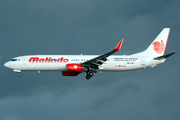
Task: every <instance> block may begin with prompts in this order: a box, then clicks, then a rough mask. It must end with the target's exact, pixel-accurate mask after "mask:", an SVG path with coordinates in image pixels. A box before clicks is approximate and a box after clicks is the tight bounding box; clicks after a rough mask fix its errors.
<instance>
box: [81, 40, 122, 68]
mask: <svg viewBox="0 0 180 120" xmlns="http://www.w3.org/2000/svg"><path fill="white" fill-rule="evenodd" d="M123 40H124V39H121V40H120V42H119V43H118V45H117V46H116V48H115V49H113V50H111V51H110V52H108V53H105V54H103V55H100V56H98V57H95V58H93V59H90V60H88V61H86V62H84V63H82V66H83V67H86V68H95V69H98V66H100V65H102V64H103V63H104V62H106V61H107V57H109V56H110V55H112V54H114V53H115V52H117V51H118V50H119V49H120V48H121V45H122V43H123Z"/></svg>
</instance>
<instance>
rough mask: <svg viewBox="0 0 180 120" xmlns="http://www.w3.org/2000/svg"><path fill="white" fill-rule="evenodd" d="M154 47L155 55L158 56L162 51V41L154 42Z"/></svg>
mask: <svg viewBox="0 0 180 120" xmlns="http://www.w3.org/2000/svg"><path fill="white" fill-rule="evenodd" d="M153 45H154V48H153V49H154V51H155V52H156V53H157V54H160V53H162V52H163V51H164V43H163V40H161V43H160V42H159V41H155V42H154V43H153Z"/></svg>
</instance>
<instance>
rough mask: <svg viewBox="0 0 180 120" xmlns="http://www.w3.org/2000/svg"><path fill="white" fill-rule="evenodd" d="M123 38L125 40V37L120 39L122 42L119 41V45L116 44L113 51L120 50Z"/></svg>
mask: <svg viewBox="0 0 180 120" xmlns="http://www.w3.org/2000/svg"><path fill="white" fill-rule="evenodd" d="M123 40H124V38H123V39H121V40H120V42H119V43H118V45H117V46H116V48H115V49H114V50H113V51H118V50H119V49H120V48H121V46H122V43H123Z"/></svg>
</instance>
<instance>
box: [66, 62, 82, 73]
mask: <svg viewBox="0 0 180 120" xmlns="http://www.w3.org/2000/svg"><path fill="white" fill-rule="evenodd" d="M66 69H67V71H71V72H82V65H81V64H67V65H66Z"/></svg>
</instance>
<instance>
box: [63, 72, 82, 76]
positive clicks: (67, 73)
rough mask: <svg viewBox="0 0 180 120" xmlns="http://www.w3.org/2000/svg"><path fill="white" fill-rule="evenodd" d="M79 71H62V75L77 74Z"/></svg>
mask: <svg viewBox="0 0 180 120" xmlns="http://www.w3.org/2000/svg"><path fill="white" fill-rule="evenodd" d="M79 73H80V72H71V71H62V75H63V76H77V75H78V74H79Z"/></svg>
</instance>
